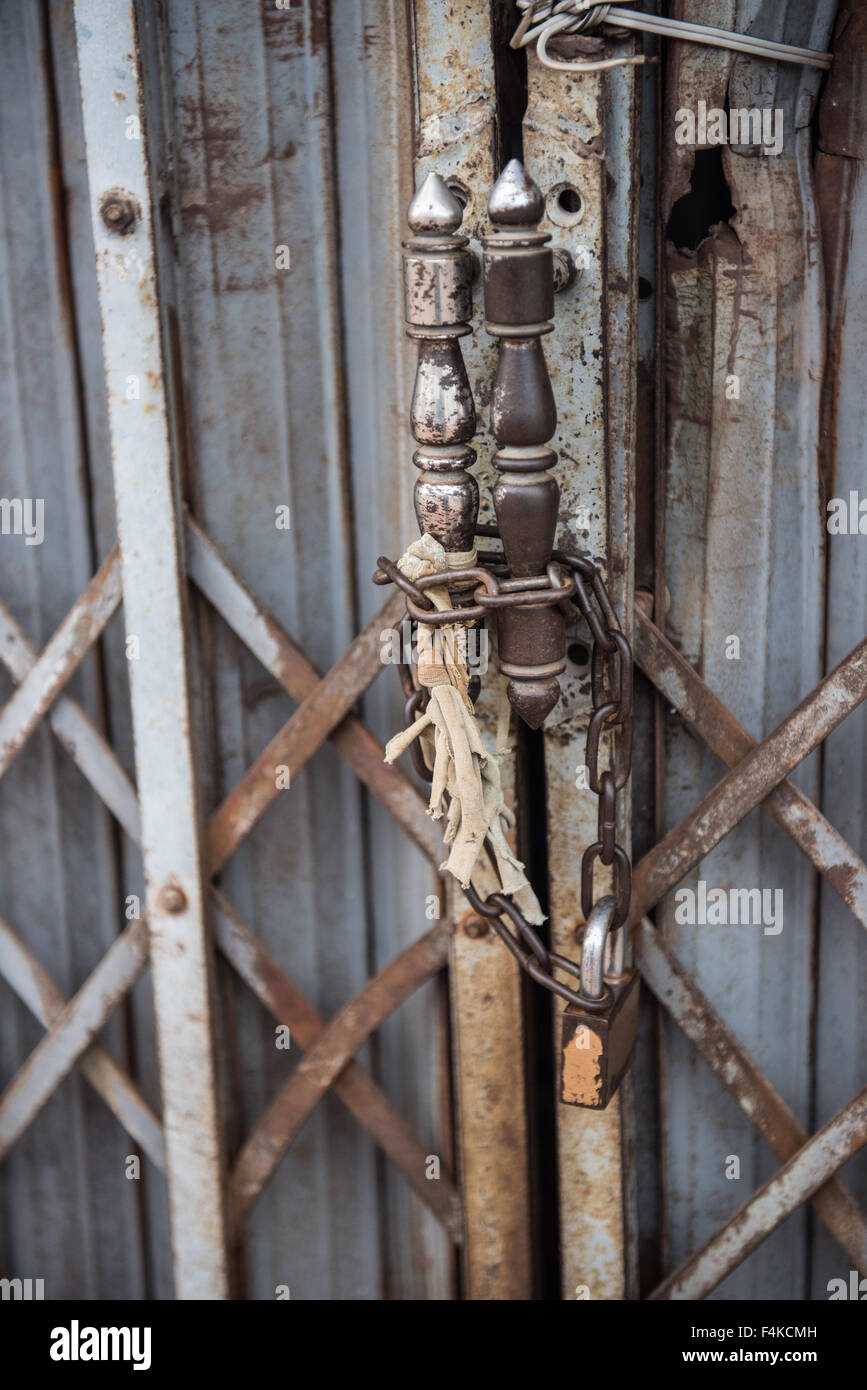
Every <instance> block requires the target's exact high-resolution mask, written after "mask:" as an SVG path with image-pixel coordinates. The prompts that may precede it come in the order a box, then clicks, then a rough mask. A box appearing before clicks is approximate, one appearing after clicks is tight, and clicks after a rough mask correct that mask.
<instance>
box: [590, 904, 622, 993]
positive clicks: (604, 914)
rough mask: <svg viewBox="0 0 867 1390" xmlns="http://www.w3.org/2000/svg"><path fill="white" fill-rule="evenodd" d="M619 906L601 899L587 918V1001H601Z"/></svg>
mask: <svg viewBox="0 0 867 1390" xmlns="http://www.w3.org/2000/svg"><path fill="white" fill-rule="evenodd" d="M616 906H617V904H616V903H615V901H614V898H612V897H604V898H600V899H599V901H598V903H597V904H596V905H595V907H594V908H593V909H592V911H591V913H590V916H589V917H588V918H587V925H586V927H585V928H584V936H583V939H582V941H581V993H582V994H583V995H584V997H585V999H601V998H602V995H603V991H604V980H603V976H604V973H605V947H606V946H607V944H608V933H609V931H610V930H611V923H612V922H613V921H614V911H615V908H616Z"/></svg>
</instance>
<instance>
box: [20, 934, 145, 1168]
mask: <svg viewBox="0 0 867 1390" xmlns="http://www.w3.org/2000/svg"><path fill="white" fill-rule="evenodd" d="M147 959H148V932H147V924H146V921H145V919H144V918H140V919H139V920H138V921H134V922H130V923H129V925H128V926H127V927H126V928H125V929H124V931H123V932H122V933H121V935H120V936H119V937H118V938H117V940H116V941H115V942H114V943H113V944H112V945H111V946H110V947H109V949H108V950H107V951H106V953H105V955H104V956H103V958H102V960H101V961H100V963H99V965H98V966H97V967H96V969H95V970H94V971H93V973H92V974H91V975H90V976H89V977H88V979H87V981H86V983H85V984H84V985H83V986H82V988H81V989H80V990H79V991H78V993H77V994H76V995H74V996H73V998H72V999H70V1000H69V1002H68V1003H67V1004H66V1005H65V1006H64V1008H63V1010H62V1011H61V1013H60V1014H59V1015H58V1016H57V1017H56V1018H55V1019H53V1020H52V1024H51V1028H50V1030H49V1031H48V1033H47V1034H46V1035H45V1037H44V1038H43V1040H42V1041H41V1042H40V1043H39V1044H38V1045H37V1046H36V1047H35V1048H34V1050H33V1052H32V1053H31V1054H30V1056H29V1057H28V1059H27V1061H26V1062H25V1063H24V1065H23V1066H22V1067H20V1068H19V1070H18V1072H17V1073H16V1075H15V1077H14V1078H13V1080H12V1081H11V1082H10V1084H9V1085H8V1086H7V1087H6V1089H5V1091H4V1092H3V1094H2V1096H0V1155H3V1154H5V1153H7V1152H8V1150H9V1149H10V1148H11V1146H12V1145H13V1144H14V1143H15V1141H16V1140H17V1139H18V1138H20V1136H21V1135H22V1134H23V1132H24V1130H25V1129H26V1128H27V1126H28V1125H29V1124H31V1122H32V1121H33V1119H34V1117H35V1116H36V1115H37V1113H38V1112H39V1110H40V1109H41V1108H42V1106H43V1105H45V1103H46V1101H48V1100H49V1098H50V1097H51V1095H52V1093H53V1092H54V1090H55V1088H56V1087H57V1086H58V1085H59V1083H60V1082H61V1081H62V1080H63V1078H64V1077H65V1076H66V1075H67V1074H68V1073H69V1071H70V1070H71V1069H72V1067H73V1066H74V1065H75V1063H76V1061H77V1059H78V1057H79V1056H80V1055H81V1053H82V1052H83V1051H84V1050H85V1049H86V1048H87V1047H88V1046H89V1044H90V1043H91V1042H92V1041H93V1039H94V1038H95V1037H96V1035H97V1033H98V1032H99V1031H100V1029H101V1028H102V1026H103V1024H104V1023H105V1021H106V1019H107V1018H108V1017H109V1015H110V1014H111V1013H112V1011H113V1010H114V1009H115V1008H117V1005H118V1004H119V1003H120V1001H121V999H123V997H124V995H126V993H127V992H128V990H129V989H130V987H131V986H132V985H133V984H134V983H135V981H136V980H137V979H138V977H139V975H140V974H141V973H142V971H143V970H144V968H145V965H146V964H147Z"/></svg>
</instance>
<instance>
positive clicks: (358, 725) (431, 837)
mask: <svg viewBox="0 0 867 1390" xmlns="http://www.w3.org/2000/svg"><path fill="white" fill-rule="evenodd" d="M187 557H188V564H189V571H190V577H191V579H192V580H193V582H194V583H195V584H196V585H197V586H198V588H199V589H200V590H201V592H202V593H203V594H205V595H206V596H207V598H208V599H210V601H211V603H212V604H213V605H214V607H215V608H216V609H217V610H218V612H219V613H220V616H221V617H222V618H224V619H225V621H226V622H227V623H228V625H229V626H230V627H231V629H232V631H233V632H235V633H237V635H238V636H239V637H240V638H241V640H242V641H243V642H244V643H245V645H246V646H247V647H249V649H250V651H252V652H253V653H254V654H255V656H257V657H258V659H259V661H260V662H261V663H262V665H263V666H264V667H265V670H266V671H270V673H271V675H272V676H273V677H274V678H275V680H278V681H279V682H280V684H281V685H282V686H283V688H284V689H285V690H286V692H287V694H288V695H291V696H292V698H293V699H295V700H298V701H299V703H300V702H302V701H304V700H306V699H307V697H308V696H309V695H311V694H312V693H313V691H314V690H316V688H317V686H318V685H319V683H320V681H321V679H322V677H321V675H320V673H319V672H318V671H317V670H316V667H315V666H314V665H313V664H312V662H311V661H309V660H308V658H307V657H306V656H305V654H304V653H303V652H302V651H301V649H300V647H298V646H297V644H296V643H294V642H293V641H292V639H291V637H289V635H288V634H287V633H286V632H284V631H283V629H282V628H281V626H280V624H279V623H278V622H277V620H276V618H274V617H273V615H272V614H270V613H269V612H268V610H267V609H266V608H265V607H264V605H263V604H262V603H261V602H260V600H258V599H257V598H256V597H255V596H254V595H253V594H252V593H251V592H250V590H249V589H247V588H246V586H245V585H244V583H243V581H242V580H241V579H240V578H239V577H238V576H237V575H236V574H235V573H234V571H233V570H232V568H231V566H230V565H229V564H228V563H227V561H226V560H225V558H224V557H223V556H222V555H220V553H219V552H218V551H217V549H216V547H215V546H214V545H213V543H212V542H211V541H210V540H209V539H208V537H207V536H206V535H205V534H204V532H203V531H202V530H201V528H200V527H198V526H197V525H196V523H195V521H194V520H193V519H192V518H191V517H188V518H187ZM382 611H383V610H380V615H379V616H380V617H381V616H382ZM369 672H370V676H371V680H372V679H373V677H374V676H375V675H377V674H378V670H377V669H375V668H374V667H373V666H372V665H371V667H370V668H369ZM361 678H362V677H361V675H360V673H359V679H361ZM318 698H320V697H317V699H318ZM330 718H331V715H330V714H329V716H328V719H329V720H330ZM328 736H329V738H330V739H331V741H332V743H333V744H334V747H335V748H336V749H337V750H338V752H340V753H341V754H342V755H343V756H344V757H345V758H346V760H347V762H348V763H349V765H350V766H351V767H352V769H353V770H354V772H355V774H356V776H357V777H358V778H359V779H360V780H361V781H362V782H363V783H364V785H365V786H366V787H368V788H369V790H370V791H371V792H372V793H373V795H374V796H375V797H376V798H377V800H378V801H380V802H381V803H382V805H383V806H384V807H385V808H386V809H387V810H388V812H389V813H390V815H391V816H392V817H393V818H394V819H395V820H396V821H397V823H398V825H400V826H401V828H402V829H403V830H405V831H406V833H407V835H409V836H410V838H411V839H412V840H414V841H415V843H416V844H417V845H418V847H419V849H420V850H422V851H423V853H424V854H425V855H426V856H427V857H428V858H429V859H430V860H431V861H432V862H435V863H438V862H439V858H440V855H441V853H442V837H441V835H440V834H439V832H438V831H437V828H436V826H435V825H433V824H432V822H431V820H430V817H429V816H428V815H427V808H426V806H425V804H424V801H423V799H422V797H421V796H420V795H419V793H418V792H417V791H416V789H415V787H413V786H412V784H411V783H410V781H409V779H408V778H407V777H406V776H405V775H404V773H403V772H402V771H401V770H400V769H399V768H397V767H394V766H392V765H390V764H387V763H386V762H385V749H384V747H383V745H382V744H381V743H380V742H379V741H378V740H377V739H375V738H374V737H373V735H372V734H371V733H370V731H369V730H368V729H367V728H366V727H365V725H364V724H363V723H362V721H361V720H360V719H358V718H357V717H356V716H355V715H352V714H350V715H347V716H346V717H345V718H342V719H341V721H340V723H339V724H337V725H336V726H335V727H334V728H333V729H332V730H331V731H330V733H329V735H328ZM307 737H308V736H305V742H306V739H307ZM294 766H295V767H296V769H297V767H298V766H299V763H298V760H297V757H296V758H295V759H294Z"/></svg>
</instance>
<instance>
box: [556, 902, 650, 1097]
mask: <svg viewBox="0 0 867 1390" xmlns="http://www.w3.org/2000/svg"><path fill="white" fill-rule="evenodd" d="M614 909H615V903H614V899H613V898H609V897H606V898H601V899H600V901H599V902H598V903H597V904H596V906H595V907H594V908H593V911H592V912H591V913H590V916H589V918H588V919H587V926H586V928H585V932H584V940H583V943H582V946H581V990H580V993H581V997H582V999H583V1000H584V1005H583V1006H579V1005H578V1004H567V1006H566V1008H565V1009H564V1010H563V1015H562V1017H563V1024H562V1035H561V1037H562V1053H563V1056H562V1066H561V1070H560V1099H561V1101H563V1103H564V1104H565V1105H583V1106H585V1107H586V1108H587V1109H589V1110H604V1109H605V1107H606V1105H607V1104H608V1102H609V1101H610V1099H611V1097H612V1096H613V1095H614V1092H615V1091H616V1090H617V1087H618V1086H619V1085H620V1082H621V1079H622V1077H623V1075H624V1073H625V1071H626V1068H627V1067H628V1066H629V1063H630V1060H631V1058H632V1053H633V1051H634V1050H635V1039H636V1035H637V1032H638V992H639V977H638V971H637V970H629V969H624V968H623V967H622V964H619V965H618V962H616V961H614V962H612V967H613V968H612V969H611V970H610V971H609V973H608V975H607V976H606V975H605V950H606V946H607V944H608V934H609V932H610V930H611V923H612V920H613V918H614ZM621 937H622V932H621ZM618 954H621V952H618Z"/></svg>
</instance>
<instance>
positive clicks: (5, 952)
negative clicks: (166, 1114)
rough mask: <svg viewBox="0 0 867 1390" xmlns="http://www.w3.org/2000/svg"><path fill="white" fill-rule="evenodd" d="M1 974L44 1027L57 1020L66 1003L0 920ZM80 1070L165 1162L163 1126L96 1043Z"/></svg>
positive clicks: (155, 1157)
mask: <svg viewBox="0 0 867 1390" xmlns="http://www.w3.org/2000/svg"><path fill="white" fill-rule="evenodd" d="M0 973H2V975H3V979H4V980H5V981H6V983H7V984H8V985H10V986H11V987H12V989H14V991H15V993H16V994H17V995H18V998H19V999H20V1000H21V1001H22V1002H23V1003H24V1004H26V1005H27V1007H28V1009H30V1011H31V1013H32V1014H34V1016H35V1017H36V1018H37V1019H38V1020H39V1022H40V1023H41V1024H42V1026H43V1027H44V1028H46V1029H48V1028H49V1027H53V1026H54V1025H55V1024H56V1023H58V1022H59V1021H60V1019H61V1016H62V1014H63V1011H64V1009H65V1008H66V1005H67V1001H66V1000H65V999H64V997H63V995H62V993H61V991H60V990H59V989H58V988H57V985H56V984H55V983H54V981H53V980H52V978H51V976H50V975H49V974H48V971H47V970H44V969H43V967H42V966H41V965H40V963H39V961H38V960H37V959H36V957H35V956H34V955H32V953H31V952H30V951H28V950H27V948H26V947H25V946H24V945H23V944H22V943H21V941H20V939H19V937H17V936H16V935H15V933H14V932H13V930H12V928H11V927H10V926H9V924H8V922H4V921H3V919H2V918H0ZM81 1070H82V1073H83V1075H84V1076H86V1078H87V1080H88V1081H89V1082H90V1084H91V1086H92V1087H93V1089H94V1090H95V1091H96V1092H97V1094H98V1095H100V1096H102V1098H103V1100H104V1101H105V1103H106V1105H107V1106H108V1107H109V1109H110V1110H112V1111H114V1113H115V1115H117V1118H118V1119H119V1120H120V1123H121V1124H122V1125H123V1127H124V1129H125V1130H126V1131H127V1133H128V1134H129V1136H130V1138H132V1139H134V1140H135V1142H136V1143H137V1144H139V1145H140V1146H141V1148H142V1149H143V1150H144V1152H145V1153H146V1154H147V1155H148V1156H149V1158H150V1159H151V1161H152V1162H153V1163H155V1164H156V1166H157V1167H158V1168H163V1167H164V1166H165V1161H166V1153H165V1144H164V1142H163V1132H162V1126H161V1125H160V1122H159V1120H158V1119H157V1117H156V1115H155V1114H154V1112H153V1110H152V1109H151V1107H150V1106H149V1105H148V1103H147V1101H146V1100H145V1099H144V1097H143V1096H142V1094H141V1092H140V1091H139V1089H138V1087H137V1086H135V1085H134V1084H133V1083H132V1082H131V1081H130V1079H129V1077H128V1076H127V1075H126V1074H125V1073H124V1071H123V1069H122V1068H121V1067H119V1066H118V1064H117V1062H115V1060H114V1058H113V1057H112V1056H111V1054H110V1053H109V1052H107V1051H106V1049H105V1048H104V1047H103V1046H102V1045H101V1044H100V1043H94V1045H93V1046H92V1047H90V1048H88V1049H87V1051H86V1052H85V1053H84V1055H83V1056H82V1057H81Z"/></svg>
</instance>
